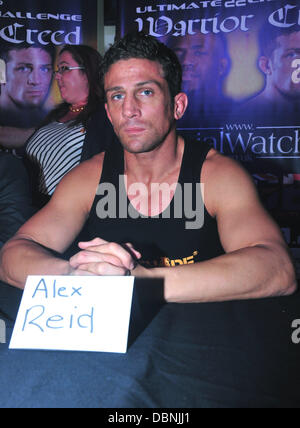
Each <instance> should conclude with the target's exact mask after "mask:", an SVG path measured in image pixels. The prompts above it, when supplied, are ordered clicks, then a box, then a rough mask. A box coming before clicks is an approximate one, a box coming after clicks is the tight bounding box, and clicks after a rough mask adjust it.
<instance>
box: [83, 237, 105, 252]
mask: <svg viewBox="0 0 300 428" xmlns="http://www.w3.org/2000/svg"><path fill="white" fill-rule="evenodd" d="M107 243H108V242H107V241H105V240H104V239H101V238H95V239H92V240H91V241H82V242H79V243H78V247H79V248H81V249H83V250H85V249H86V248H89V247H93V246H97V245H103V244H107Z"/></svg>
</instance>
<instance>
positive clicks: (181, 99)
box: [174, 92, 188, 120]
mask: <svg viewBox="0 0 300 428" xmlns="http://www.w3.org/2000/svg"><path fill="white" fill-rule="evenodd" d="M187 106H188V97H187V95H186V94H185V93H184V92H180V93H179V94H177V95H176V97H175V100H174V117H175V119H176V120H179V119H181V118H182V116H183V115H184V113H185V111H186V109H187Z"/></svg>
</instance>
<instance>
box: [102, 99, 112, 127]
mask: <svg viewBox="0 0 300 428" xmlns="http://www.w3.org/2000/svg"><path fill="white" fill-rule="evenodd" d="M104 106H105V110H106V114H107V117H108V119H109V121H110V123H112V121H111V116H110V114H109V108H108V105H107V103H105V105H104Z"/></svg>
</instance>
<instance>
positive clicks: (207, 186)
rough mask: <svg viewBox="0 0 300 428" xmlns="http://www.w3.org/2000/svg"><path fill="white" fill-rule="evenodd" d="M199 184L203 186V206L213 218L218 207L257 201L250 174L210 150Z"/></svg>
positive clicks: (237, 164)
mask: <svg viewBox="0 0 300 428" xmlns="http://www.w3.org/2000/svg"><path fill="white" fill-rule="evenodd" d="M201 182H202V183H203V184H204V192H205V204H206V206H207V209H208V211H209V212H210V214H212V215H213V216H215V215H216V212H217V211H218V208H219V206H221V205H223V206H224V205H227V206H229V205H234V204H235V203H238V204H240V203H243V201H246V202H247V203H250V202H252V203H254V202H257V201H258V196H257V191H256V188H255V185H254V182H253V180H252V177H251V176H250V174H249V173H248V172H247V171H246V170H245V169H244V168H243V167H242V166H241V165H240V164H239V163H238V162H237V161H235V160H234V159H231V158H229V157H226V156H224V155H222V154H221V153H219V152H217V151H216V150H214V149H211V150H210V152H209V153H208V155H207V158H206V160H205V162H204V164H203V169H202V175H201Z"/></svg>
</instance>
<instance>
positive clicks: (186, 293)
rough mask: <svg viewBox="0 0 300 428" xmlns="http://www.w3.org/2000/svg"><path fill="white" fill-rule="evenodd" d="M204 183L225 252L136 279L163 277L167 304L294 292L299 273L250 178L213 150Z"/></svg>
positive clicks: (143, 271)
mask: <svg viewBox="0 0 300 428" xmlns="http://www.w3.org/2000/svg"><path fill="white" fill-rule="evenodd" d="M201 181H202V182H203V183H204V184H205V203H206V207H207V209H208V211H209V212H210V213H211V215H213V216H215V217H216V219H217V223H218V230H219V235H220V238H221V242H222V245H223V248H224V250H225V252H226V254H225V255H223V256H220V257H217V258H214V259H211V260H208V261H205V262H202V263H197V264H195V265H188V266H178V267H176V268H158V269H150V270H146V269H144V268H142V267H140V266H139V267H138V268H137V269H136V271H135V272H134V275H137V276H153V277H164V279H165V298H166V300H167V301H169V302H210V301H225V300H239V299H250V298H262V297H267V296H277V295H286V294H291V293H292V292H294V291H295V288H296V281H295V274H294V269H293V266H292V263H291V260H290V257H289V255H288V251H287V248H286V245H285V243H284V240H283V238H282V236H281V233H280V231H279V229H278V228H277V226H276V225H275V223H274V222H273V221H272V219H271V218H270V217H269V215H268V214H267V213H266V212H265V210H264V209H263V208H262V206H261V204H260V202H259V200H258V196H257V194H256V191H255V188H254V186H253V184H252V181H251V179H250V178H249V177H248V175H247V174H246V173H245V172H244V171H243V170H242V169H241V168H240V167H239V166H238V165H237V164H236V163H235V162H233V161H232V160H230V159H227V158H224V157H222V156H221V155H218V154H216V153H214V152H212V153H210V154H209V157H208V160H207V161H206V162H205V167H204V169H203V173H202V178H201ZM212 195H213V197H212Z"/></svg>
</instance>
